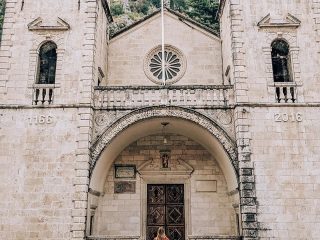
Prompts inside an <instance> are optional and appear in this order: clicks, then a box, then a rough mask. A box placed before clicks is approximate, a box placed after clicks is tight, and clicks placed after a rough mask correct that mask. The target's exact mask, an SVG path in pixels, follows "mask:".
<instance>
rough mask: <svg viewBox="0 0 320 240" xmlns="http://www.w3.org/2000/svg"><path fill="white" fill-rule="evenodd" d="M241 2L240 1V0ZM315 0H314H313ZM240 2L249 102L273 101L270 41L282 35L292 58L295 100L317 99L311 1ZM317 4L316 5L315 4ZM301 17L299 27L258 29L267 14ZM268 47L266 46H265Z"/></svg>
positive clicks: (277, 16)
mask: <svg viewBox="0 0 320 240" xmlns="http://www.w3.org/2000/svg"><path fill="white" fill-rule="evenodd" d="M242 2H243V1H242ZM314 4H316V3H314ZM242 5H243V16H244V20H243V26H244V31H245V33H246V34H245V38H244V39H245V49H246V50H245V51H246V55H247V58H246V61H247V65H248V66H250V67H249V68H248V72H247V76H248V83H249V92H248V94H249V101H250V102H275V100H274V99H275V97H274V88H270V87H269V88H268V86H267V85H268V84H272V83H273V76H272V65H271V48H270V46H271V42H272V41H273V40H274V39H276V38H283V39H285V40H286V41H288V42H289V44H290V48H291V51H293V50H294V53H293V52H291V61H292V72H293V73H292V77H293V79H294V80H295V81H296V82H297V83H298V84H299V85H300V84H301V86H299V87H298V102H302V103H303V102H319V100H320V98H319V94H318V91H319V89H320V84H319V74H320V72H319V68H318V65H319V53H318V50H319V47H318V45H319V43H318V42H317V35H316V31H315V24H314V23H315V22H317V20H316V19H314V15H313V9H316V7H314V6H313V3H312V1H299V0H293V1H286V0H282V1H257V0H250V1H246V2H245V3H244V2H243V3H242ZM318 8H319V6H318ZM288 13H289V14H291V15H293V16H294V17H296V18H298V19H299V20H300V21H301V24H300V26H299V27H298V28H275V27H273V28H264V29H259V27H258V26H257V24H258V22H259V21H260V20H262V18H264V17H265V16H266V15H267V14H270V17H271V19H272V21H275V20H278V21H280V22H281V21H283V20H282V19H284V18H285V17H286V16H287V14H288ZM267 48H269V49H267Z"/></svg>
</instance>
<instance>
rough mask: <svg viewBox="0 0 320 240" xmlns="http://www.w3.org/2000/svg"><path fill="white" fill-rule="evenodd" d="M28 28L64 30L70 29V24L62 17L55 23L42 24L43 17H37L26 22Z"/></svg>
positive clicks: (32, 29) (33, 29)
mask: <svg viewBox="0 0 320 240" xmlns="http://www.w3.org/2000/svg"><path fill="white" fill-rule="evenodd" d="M28 29H29V30H30V31H41V30H54V31H66V30H69V29H70V25H69V24H68V23H67V22H66V21H64V20H63V19H61V18H59V17H58V19H57V24H56V25H44V24H43V19H42V18H41V17H38V18H37V19H35V20H33V21H32V22H31V23H29V24H28Z"/></svg>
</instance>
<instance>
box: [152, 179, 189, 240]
mask: <svg viewBox="0 0 320 240" xmlns="http://www.w3.org/2000/svg"><path fill="white" fill-rule="evenodd" d="M147 204H148V205H147V240H153V239H154V237H156V235H157V230H158V228H159V227H164V228H165V230H166V234H167V236H168V237H169V239H170V240H184V239H185V220H184V219H185V216H184V185H183V184H153V185H148V186H147Z"/></svg>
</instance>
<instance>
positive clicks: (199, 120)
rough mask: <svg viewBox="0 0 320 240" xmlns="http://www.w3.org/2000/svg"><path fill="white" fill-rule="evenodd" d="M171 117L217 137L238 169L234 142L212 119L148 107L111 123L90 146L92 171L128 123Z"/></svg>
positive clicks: (176, 109) (182, 110)
mask: <svg viewBox="0 0 320 240" xmlns="http://www.w3.org/2000/svg"><path fill="white" fill-rule="evenodd" d="M159 117H173V118H181V119H185V120H188V121H192V122H194V123H196V124H197V125H199V126H201V127H203V128H204V129H206V130H207V131H208V132H210V133H211V134H212V135H213V136H214V137H215V138H217V139H218V140H219V141H220V143H221V144H222V145H223V147H224V149H225V151H226V152H227V154H228V155H229V157H230V159H231V161H232V164H233V166H234V168H235V170H236V171H238V162H237V152H236V144H235V143H234V141H233V140H232V139H231V138H230V137H229V136H228V134H227V133H226V132H225V131H224V130H223V129H222V128H221V127H220V126H219V125H218V124H217V123H216V122H215V121H213V120H211V119H209V118H208V117H206V116H204V115H202V114H200V113H199V112H196V111H194V110H191V109H186V108H181V107H148V108H142V109H139V110H136V111H133V112H131V113H129V114H127V115H125V116H124V117H122V118H120V119H119V120H118V121H117V122H115V123H114V124H112V125H111V126H110V127H109V128H107V129H106V131H105V132H104V133H103V134H102V135H101V137H100V138H99V139H98V140H97V141H96V142H95V143H94V145H93V146H92V148H91V167H90V171H91V172H92V170H93V168H94V166H95V164H96V162H97V160H98V158H99V156H100V154H101V153H102V151H103V149H104V148H105V147H106V146H107V145H108V144H109V143H110V142H111V141H112V139H114V138H115V137H116V136H117V135H118V134H119V133H121V132H122V131H123V130H125V129H126V128H128V127H129V126H130V125H132V124H134V123H136V122H139V121H142V120H147V119H151V118H159Z"/></svg>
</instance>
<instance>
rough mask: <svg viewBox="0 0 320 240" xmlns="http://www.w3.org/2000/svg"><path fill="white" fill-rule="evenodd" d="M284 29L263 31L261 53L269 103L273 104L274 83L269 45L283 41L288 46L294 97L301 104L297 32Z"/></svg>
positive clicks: (301, 85)
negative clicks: (276, 41) (296, 97)
mask: <svg viewBox="0 0 320 240" xmlns="http://www.w3.org/2000/svg"><path fill="white" fill-rule="evenodd" d="M283 30H285V29H280V30H279V29H277V28H272V29H269V30H268V31H265V33H264V34H265V37H264V39H265V41H264V44H263V53H264V62H265V71H266V74H267V85H268V93H269V101H270V102H275V83H274V79H273V70H272V58H271V51H272V48H271V44H272V42H273V41H274V40H276V39H283V40H285V41H286V42H287V43H288V44H289V47H290V48H289V54H290V60H291V73H292V74H291V77H292V81H293V82H294V83H295V85H296V88H295V91H296V96H298V102H303V101H304V97H303V82H302V80H301V69H300V60H299V52H300V48H299V46H298V40H297V32H296V30H294V31H283Z"/></svg>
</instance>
